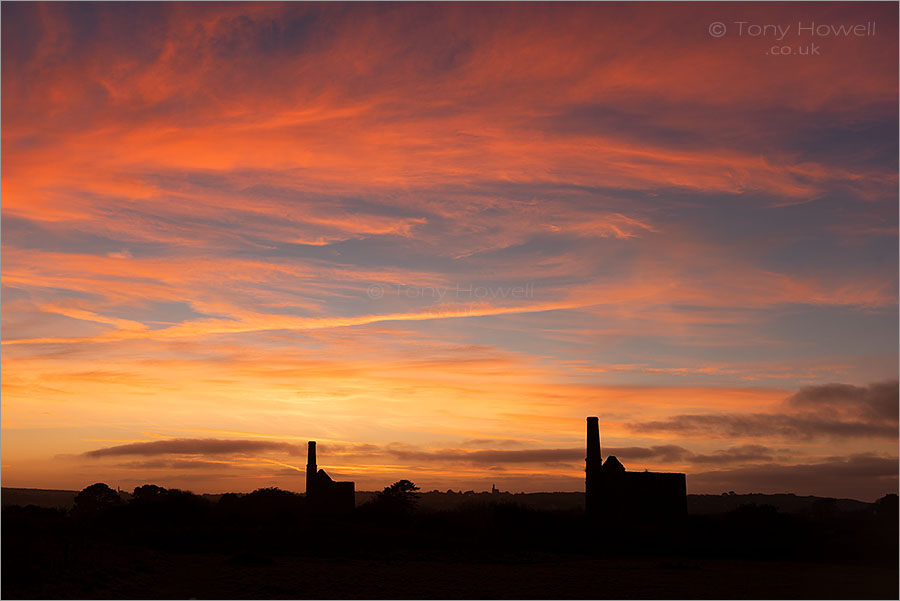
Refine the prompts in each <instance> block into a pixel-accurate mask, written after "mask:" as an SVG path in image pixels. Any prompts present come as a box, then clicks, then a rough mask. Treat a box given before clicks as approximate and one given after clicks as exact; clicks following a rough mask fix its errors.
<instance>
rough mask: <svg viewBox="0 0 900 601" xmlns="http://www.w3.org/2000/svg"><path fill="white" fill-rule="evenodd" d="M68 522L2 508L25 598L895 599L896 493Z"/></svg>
mask: <svg viewBox="0 0 900 601" xmlns="http://www.w3.org/2000/svg"><path fill="white" fill-rule="evenodd" d="M156 492H157V493H158V494H154V495H152V496H149V497H148V496H147V495H144V496H143V497H141V496H138V497H136V498H134V499H132V500H131V501H129V502H128V503H110V504H109V505H108V506H99V507H98V506H96V504H95V506H91V507H88V506H86V505H85V506H82V507H81V508H78V507H76V508H74V509H73V510H71V511H63V510H58V509H46V508H37V507H26V508H23V507H8V508H6V509H4V511H3V527H2V550H3V558H2V560H3V561H2V571H3V573H2V596H3V597H4V598H7V599H17V598H126V599H127V598H198V599H204V598H251V599H252V598H313V599H328V598H349V599H353V598H363V599H367V598H368V599H371V598H376V599H378V598H397V599H404V598H425V599H429V598H436V599H455V598H476V599H492V598H495V599H503V598H513V599H516V598H518V599H569V598H571V599H585V598H587V599H600V598H621V599H626V598H721V599H729V598H736V599H740V598H745V599H746V598H752V599H772V598H781V599H791V598H794V599H808V598H820V599H832V598H845V599H851V598H852V599H856V598H875V599H882V598H884V599H889V598H893V599H895V598H897V596H898V568H897V559H898V557H897V513H896V512H897V507H896V497H895V496H893V497H891V498H888V499H886V500H884V502H883V503H881V504H876V505H872V506H871V507H869V508H868V509H866V510H860V511H852V512H835V511H834V507H829V506H827V504H825V505H820V506H818V507H816V508H815V509H814V510H812V511H808V512H806V513H802V514H785V513H780V512H778V511H775V510H774V508H772V507H765V506H744V507H741V508H739V509H737V510H734V511H731V512H728V513H724V514H719V515H702V516H697V515H695V516H688V517H686V518H685V519H683V520H679V521H677V522H676V523H673V522H667V523H664V524H651V523H637V524H622V523H621V522H620V521H619V520H617V519H615V516H609V517H608V519H606V520H601V521H600V522H599V523H590V522H588V521H587V520H586V519H585V516H584V514H583V513H582V512H580V511H577V510H568V511H559V510H556V511H552V510H536V509H529V508H525V507H522V506H520V505H515V504H512V503H506V502H502V503H485V504H477V505H475V504H472V505H463V506H460V507H457V508H455V509H452V510H443V511H422V510H419V511H413V510H412V509H411V508H409V507H405V506H403V505H402V504H401V505H396V504H394V505H391V504H382V505H380V506H379V505H378V504H368V505H365V506H363V507H360V508H357V510H356V512H354V513H353V514H352V515H345V516H327V515H322V514H321V513H317V512H312V511H309V510H308V508H306V507H304V503H303V498H302V497H298V496H296V495H291V494H290V493H284V492H283V491H271V490H270V491H260V492H258V493H254V494H253V495H245V496H243V497H230V498H224V499H223V500H222V501H219V502H215V503H212V502H209V501H208V500H204V499H200V498H198V497H195V496H193V495H189V494H185V493H180V492H172V491H163V492H159V491H156Z"/></svg>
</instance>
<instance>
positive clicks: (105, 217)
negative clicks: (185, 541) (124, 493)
mask: <svg viewBox="0 0 900 601" xmlns="http://www.w3.org/2000/svg"><path fill="white" fill-rule="evenodd" d="M897 12H898V8H897V4H896V3H864V2H859V3H828V4H824V3H823V4H818V3H798V4H771V3H763V4H756V5H751V4H741V3H729V4H724V3H703V4H690V3H689V4H667V3H654V4H620V3H614V4H613V3H610V4H602V3H598V4H590V3H578V4H539V3H536V4H519V3H506V4H379V3H364V4H346V5H344V4H302V3H295V4H278V3H197V4H182V3H159V4H153V3H102V4H91V3H77V4H76V3H71V4H70V3H48V4H34V3H9V2H4V3H3V5H2V24H3V31H2V284H3V287H2V413H0V415H2V438H0V440H2V483H3V486H8V487H13V486H14V487H37V488H62V489H81V488H83V487H85V486H87V485H89V484H91V483H93V482H98V481H102V482H106V483H108V484H110V485H111V486H114V487H115V486H120V487H122V488H123V489H126V490H131V488H133V487H134V486H137V485H140V484H144V483H155V484H159V485H162V486H168V487H179V488H185V489H189V490H192V491H194V492H225V491H251V490H253V489H255V488H259V487H262V486H278V487H281V488H285V489H288V490H294V491H298V492H302V491H303V490H304V487H305V485H304V479H303V470H304V469H305V462H306V457H305V450H306V449H305V447H306V441H308V440H317V441H318V443H319V464H320V466H321V467H324V468H325V469H326V470H328V472H329V473H330V474H331V475H332V476H333V477H334V478H335V479H348V480H354V481H356V483H357V484H356V485H357V490H378V489H381V488H382V487H384V486H386V485H387V484H390V483H391V482H393V481H395V480H398V479H400V478H408V479H410V480H413V481H414V482H415V483H416V484H418V485H419V486H421V487H422V488H423V489H425V490H431V489H440V490H446V489H448V488H453V489H454V490H460V489H461V490H470V489H474V490H476V491H478V490H487V489H490V487H491V484H496V486H497V487H498V488H500V489H501V490H510V491H526V492H528V491H545V490H582V489H583V483H584V480H583V479H584V472H583V469H584V427H585V417H586V416H589V415H597V416H599V417H600V428H601V435H602V444H603V449H604V453H603V454H604V456H606V455H607V454H609V453H612V454H615V455H617V456H618V458H619V459H620V460H621V461H622V462H623V463H624V464H625V466H626V467H627V468H628V469H630V470H644V469H650V470H654V471H682V472H685V473H687V486H688V492H689V493H703V492H709V493H717V494H718V493H721V492H723V491H729V490H734V491H736V492H795V493H797V494H817V495H831V496H846V497H852V498H858V499H862V500H874V499H876V498H878V497H880V496H882V495H883V494H885V493H887V492H896V491H897V472H898V468H897V465H898V463H897V461H898V459H897V455H898V436H897V435H898V385H897V378H898V293H897V291H898V252H897V248H898V229H897V226H898V194H897V191H898V176H897V173H898V144H897V131H898V119H897V111H898V78H897V72H898V59H897V56H898V38H897V18H898V14H897ZM717 22H718V23H722V24H724V25H725V27H726V33H725V35H723V36H721V37H716V36H715V35H712V34H711V32H712V31H713V30H712V28H711V27H710V25H711V24H713V23H717ZM741 23H742V24H743V25H741ZM811 23H814V24H815V25H816V26H820V25H826V26H828V27H827V28H826V30H822V29H821V28H819V29H817V30H813V31H816V32H817V33H815V35H810V34H809V33H808V31H807V32H806V33H804V32H803V31H802V30H801V31H798V24H802V26H803V27H807V26H809V25H810V24H811ZM870 23H872V24H874V26H872V27H871V32H872V34H871V35H868V32H869V30H870V28H869V27H868V24H870ZM751 24H758V25H760V26H762V25H772V26H776V25H777V26H780V27H783V28H785V34H784V36H782V39H781V40H779V39H778V37H779V35H780V34H772V31H773V28H772V27H770V28H768V29H766V30H764V31H766V34H765V35H763V34H760V35H758V36H754V35H751V34H750V33H749V32H750V31H751V30H750V29H748V27H749V25H751ZM859 24H862V25H866V32H867V35H856V34H850V35H846V34H844V35H842V34H841V33H840V31H838V32H837V33H835V29H836V28H837V29H839V28H840V27H841V26H846V27H847V28H848V29H845V30H844V31H845V32H846V31H848V30H849V28H850V27H853V26H855V25H859ZM752 31H755V30H752ZM855 31H857V32H859V31H862V30H855ZM823 32H824V33H826V35H820V34H821V33H823ZM811 45H814V46H815V48H813V47H812V46H811ZM773 46H775V47H777V48H782V47H786V48H788V49H789V50H791V51H792V52H793V53H794V54H793V55H790V56H785V55H783V54H784V53H783V52H781V54H779V55H773V53H772V47H773ZM803 49H806V50H807V52H803V53H802V54H800V52H802V51H803Z"/></svg>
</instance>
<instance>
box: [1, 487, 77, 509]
mask: <svg viewBox="0 0 900 601" xmlns="http://www.w3.org/2000/svg"><path fill="white" fill-rule="evenodd" d="M77 494H78V491H75V490H46V489H42V488H2V489H0V503H2V505H3V507H9V506H10V505H22V506H23V507H24V506H25V505H37V506H38V507H51V508H55V509H69V508H71V507H72V504H73V503H75V495H77Z"/></svg>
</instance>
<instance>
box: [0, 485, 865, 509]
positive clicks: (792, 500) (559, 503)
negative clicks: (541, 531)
mask: <svg viewBox="0 0 900 601" xmlns="http://www.w3.org/2000/svg"><path fill="white" fill-rule="evenodd" d="M77 494H78V491H75V490H47V489H40V488H3V489H0V502H2V506H3V507H8V506H10V505H22V506H25V505H37V506H38V507H52V508H59V509H70V508H71V507H72V505H73V503H74V502H75V495H77ZM376 494H377V493H375V492H369V491H358V492H357V493H356V505H357V506H359V505H362V504H363V503H366V502H367V501H370V500H372V498H374V497H375V495H376ZM121 495H122V497H123V499H128V498H130V496H131V495H129V494H128V493H126V492H122V493H121ZM202 496H203V497H204V498H206V499H208V500H210V501H213V502H216V501H218V500H219V498H220V497H221V496H222V495H220V494H216V495H212V494H204V495H202ZM828 500H833V501H834V505H833V507H834V509H836V510H837V511H859V510H862V509H866V508H868V507H871V505H872V503H865V502H863V501H856V500H854V499H830V498H829V497H812V496H797V495H794V494H774V495H766V494H760V493H753V494H746V495H737V494H722V495H688V496H687V506H688V513H692V514H716V513H726V512H728V511H732V510H734V509H737V508H738V507H740V506H741V505H750V504H754V505H771V506H773V507H775V508H776V509H777V510H778V511H780V512H782V513H799V512H802V511H806V510H808V509H810V508H811V507H812V506H813V505H814V504H816V503H818V502H820V501H828ZM488 503H517V504H520V505H524V506H525V507H530V508H532V509H541V510H567V509H577V508H580V507H584V493H582V492H539V493H509V492H498V493H493V494H492V493H489V492H477V493H476V492H473V491H468V492H465V493H464V492H453V491H447V492H440V491H431V492H424V493H421V497H420V500H419V506H420V507H421V508H422V509H423V510H425V511H442V510H450V509H455V508H457V507H460V506H463V505H483V504H488Z"/></svg>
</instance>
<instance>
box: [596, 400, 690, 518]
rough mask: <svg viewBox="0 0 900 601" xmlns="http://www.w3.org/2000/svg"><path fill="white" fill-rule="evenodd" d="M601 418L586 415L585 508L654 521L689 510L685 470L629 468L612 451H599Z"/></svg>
mask: <svg viewBox="0 0 900 601" xmlns="http://www.w3.org/2000/svg"><path fill="white" fill-rule="evenodd" d="M598 421H599V420H598V418H596V417H589V418H587V457H586V458H585V483H584V493H585V509H586V510H587V513H588V515H590V516H592V517H598V518H599V517H603V518H604V519H630V520H643V521H655V520H660V519H666V518H676V517H680V516H683V515H686V514H687V485H686V483H685V477H684V474H675V473H657V472H629V471H626V470H625V466H624V465H622V463H621V462H620V461H619V460H618V459H616V457H615V455H610V456H609V457H607V458H606V462H605V463H604V462H603V458H602V457H601V454H600V427H599V424H598Z"/></svg>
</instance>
